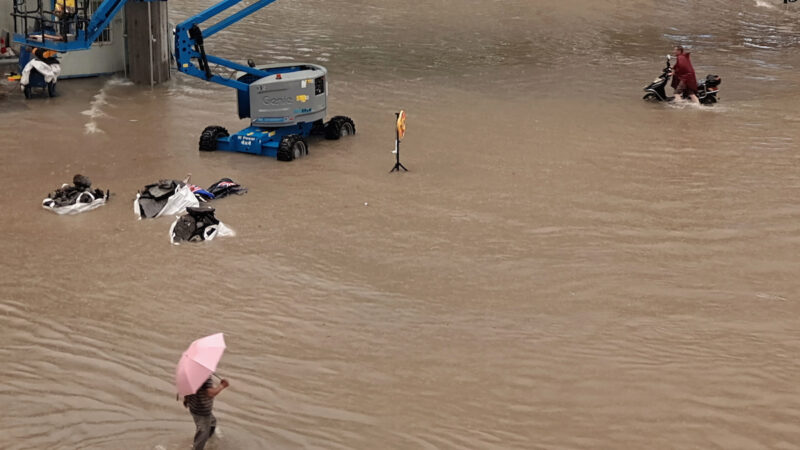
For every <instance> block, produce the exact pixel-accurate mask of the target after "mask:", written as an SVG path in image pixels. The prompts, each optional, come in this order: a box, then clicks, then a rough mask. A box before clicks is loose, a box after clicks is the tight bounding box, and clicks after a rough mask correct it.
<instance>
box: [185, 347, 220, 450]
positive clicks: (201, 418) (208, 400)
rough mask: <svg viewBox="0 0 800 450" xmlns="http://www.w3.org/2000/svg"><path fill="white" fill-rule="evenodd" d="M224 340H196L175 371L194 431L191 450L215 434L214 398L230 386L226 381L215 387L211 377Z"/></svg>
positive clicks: (203, 446) (203, 443)
mask: <svg viewBox="0 0 800 450" xmlns="http://www.w3.org/2000/svg"><path fill="white" fill-rule="evenodd" d="M224 351H225V339H224V338H223V336H222V333H217V334H212V335H211V336H206V337H204V338H200V339H197V340H196V341H194V342H192V344H191V345H189V348H188V349H186V351H185V352H183V355H182V356H181V360H180V362H178V368H177V370H176V371H175V386H176V387H177V388H178V394H179V395H183V396H184V397H183V406H185V407H187V408H189V412H190V413H191V414H192V418H193V419H194V424H195V426H196V427H197V431H195V434H194V443H193V444H192V449H193V450H203V448H205V446H206V442H208V439H209V438H210V437H211V435H212V434H214V430H215V429H216V427H217V418H216V417H214V414H213V412H212V410H213V409H214V397H216V396H217V395H219V393H220V392H222V390H223V389H225V388H227V387H228V386H229V383H228V380H225V379H222V380H220V384H219V385H217V386H214V382H213V381H212V380H211V375H212V374H213V373H214V371H215V370H217V364H219V360H220V358H222V353H223V352H224Z"/></svg>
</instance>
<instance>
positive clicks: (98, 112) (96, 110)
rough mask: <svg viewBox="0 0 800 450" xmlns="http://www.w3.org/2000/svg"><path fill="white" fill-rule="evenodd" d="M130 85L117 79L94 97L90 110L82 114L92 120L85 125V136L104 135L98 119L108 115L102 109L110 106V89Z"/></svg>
mask: <svg viewBox="0 0 800 450" xmlns="http://www.w3.org/2000/svg"><path fill="white" fill-rule="evenodd" d="M129 84H132V83H131V82H129V81H127V80H124V79H120V78H116V77H115V78H111V79H110V80H108V81H106V83H105V85H104V86H103V87H102V88H101V89H100V91H99V92H98V93H97V94H95V95H94V100H92V102H91V103H90V104H89V109H87V110H85V111H81V114H83V115H84V116H88V117H89V119H90V120H89V122H87V123H86V124H85V125H84V132H85V134H96V133H103V130H101V129H100V128H99V127H98V125H97V119H98V118H100V117H104V116H106V115H107V114H106V113H105V112H104V111H103V109H102V108H103V106H106V105H108V95H107V91H108V89H109V88H110V87H113V86H127V85H129Z"/></svg>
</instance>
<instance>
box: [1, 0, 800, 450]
mask: <svg viewBox="0 0 800 450" xmlns="http://www.w3.org/2000/svg"><path fill="white" fill-rule="evenodd" d="M700 3H702V6H700ZM210 4H212V1H211V0H202V1H200V0H198V1H191V2H190V1H188V0H171V1H170V14H171V20H172V21H173V22H175V23H177V22H179V21H181V20H183V19H184V18H186V17H188V16H189V15H191V14H194V13H196V12H198V11H199V10H200V9H201V8H203V7H205V6H208V5H210ZM692 5H696V6H692ZM712 11H713V14H710V12H712ZM799 19H800V9H798V7H797V6H796V5H793V4H790V5H788V6H785V5H783V4H781V3H780V2H779V1H778V0H770V1H766V0H765V1H760V0H759V1H750V0H741V1H738V0H737V1H723V0H708V1H704V2H684V1H679V0H666V1H663V2H650V1H645V0H632V1H628V2H619V1H612V0H600V1H591V2H590V1H561V0H559V1H556V0H543V1H536V2H533V1H526V0H510V1H505V2H497V1H494V2H488V1H478V0H461V1H455V0H437V1H430V0H429V1H421V0H409V1H407V2H405V3H400V4H398V3H396V2H388V1H386V0H376V1H370V2H367V1H363V0H362V1H356V0H328V1H325V2H315V1H311V0H297V1H280V2H276V3H275V4H274V5H271V6H269V7H268V8H266V9H264V10H263V11H261V12H259V13H257V14H255V15H253V16H251V17H249V18H248V19H247V20H245V21H243V22H241V23H240V24H238V25H236V26H234V27H232V28H231V29H229V30H228V31H225V32H223V33H220V34H218V35H217V36H215V38H214V39H211V40H209V42H208V47H209V52H210V53H213V54H217V55H220V56H223V57H228V58H232V59H237V60H244V59H246V58H253V59H254V60H256V61H258V62H259V63H267V62H281V61H289V60H299V61H308V62H313V63H318V64H323V65H325V66H326V67H327V68H328V70H329V83H330V84H329V90H330V97H329V115H338V114H343V115H348V116H350V117H352V118H353V119H354V120H355V123H356V127H357V133H358V134H357V135H356V136H354V137H352V138H347V139H343V140H340V141H325V140H322V139H312V140H311V141H310V155H309V157H307V158H305V159H302V160H299V161H295V162H291V163H282V162H278V161H276V160H274V159H271V158H262V157H255V156H250V155H245V154H235V153H226V152H216V153H202V154H201V153H199V152H198V151H197V141H198V137H199V134H200V131H201V130H202V129H203V128H204V127H206V126H207V125H212V124H217V125H222V126H225V127H227V128H228V129H230V130H238V129H240V128H244V127H245V126H247V125H248V124H247V122H246V121H239V120H238V119H237V118H236V109H235V108H236V105H235V95H234V92H233V91H232V90H230V89H227V88H224V87H221V86H216V85H213V84H209V83H205V82H203V81H201V80H197V79H193V78H189V77H187V76H185V75H183V74H179V73H173V79H172V80H171V81H170V82H169V83H168V84H166V85H163V86H158V87H156V88H154V89H150V88H149V87H141V86H135V85H131V84H129V83H127V82H125V81H124V80H123V79H122V78H119V77H115V78H95V79H84V80H68V81H63V82H61V83H60V84H59V91H60V96H59V97H57V98H54V99H33V100H29V101H26V100H24V98H23V97H22V95H21V94H19V93H18V92H16V91H12V90H11V89H12V88H13V86H11V85H9V84H8V83H4V84H3V85H1V87H2V88H3V92H5V94H3V95H0V179H2V182H3V185H4V186H6V190H5V191H4V193H3V195H2V197H1V198H2V199H1V200H0V230H2V235H3V237H2V239H0V254H1V255H2V257H1V258H0V338H2V347H0V379H2V383H0V403H2V405H3V414H2V420H0V442H2V444H0V447H3V448H6V449H45V448H47V449H51V448H65V449H156V450H165V449H170V450H171V449H187V448H189V447H190V446H191V439H192V435H193V433H194V425H193V424H192V421H191V418H190V416H189V414H188V413H187V412H186V411H185V410H184V408H183V407H182V406H181V405H180V404H179V403H178V402H176V401H175V389H174V386H173V373H174V368H175V364H176V362H177V360H178V358H179V357H180V354H181V352H182V351H183V350H184V349H185V348H186V346H187V345H188V344H189V342H191V341H192V340H193V339H196V338H198V337H201V336H204V335H207V334H211V333H215V332H224V333H225V336H226V340H227V343H228V350H227V352H226V353H225V355H224V356H223V358H222V361H221V363H220V366H219V373H220V374H221V375H223V376H225V377H227V378H228V379H229V380H230V382H231V387H230V389H228V390H227V391H225V392H224V393H223V394H221V395H220V396H219V397H218V398H217V403H216V415H217V417H218V419H219V425H220V428H221V430H222V437H221V438H219V439H217V438H214V439H212V442H211V445H210V446H209V448H211V449H234V450H239V449H267V448H269V449H299V448H304V449H370V450H372V449H465V448H469V449H512V448H513V449H540V448H541V449H601V448H603V449H643V448H681V449H687V448H702V449H715V448H718V449H726V450H727V449H748V450H750V449H762V448H763V449H767V448H769V449H794V448H797V447H798V445H800V391H799V389H800V388H798V383H797V381H798V371H800V363H799V362H798V351H800V321H798V316H800V304H798V300H799V295H800V282H798V273H800V258H798V254H799V253H800V204H799V202H800V172H798V163H800V156H799V154H798V138H800V106H798V103H797V99H798V96H799V95H800V75H798V71H797V68H798V67H800V51H799V50H798V45H799V44H800V38H798V36H800V20H799ZM676 43H681V44H684V45H686V46H688V47H690V49H691V51H692V55H693V56H692V59H693V62H694V65H695V68H696V69H697V72H698V76H699V77H704V76H705V75H706V74H707V73H715V74H718V75H720V76H721V77H722V80H723V82H722V84H721V86H720V97H721V101H720V103H719V104H718V105H717V106H714V107H713V108H705V107H704V108H699V107H698V108H695V107H675V106H668V105H664V104H647V103H644V102H643V101H642V100H641V96H642V94H643V92H642V87H643V86H644V85H645V84H647V83H648V82H649V81H650V80H651V79H652V78H654V77H655V76H656V75H658V74H659V73H660V71H661V68H662V67H663V55H665V54H666V53H667V52H669V51H670V49H671V46H672V45H674V44H676ZM401 108H402V109H404V110H405V111H407V113H408V131H407V135H406V138H405V140H404V141H403V144H402V147H401V152H402V153H401V154H402V162H403V164H404V165H405V166H406V167H408V168H409V169H410V171H409V172H408V173H402V174H396V173H395V174H389V173H388V172H389V169H391V167H392V165H393V163H394V156H393V155H392V154H391V150H392V148H393V136H394V135H393V128H392V126H393V121H394V112H395V111H397V110H399V109H401ZM75 173H82V174H85V175H88V176H89V177H90V178H91V179H92V180H93V181H94V183H95V185H96V186H98V187H101V188H103V189H106V188H107V189H110V190H111V192H112V193H113V195H112V197H111V199H110V201H109V203H108V204H107V205H106V206H104V207H102V208H99V209H97V210H95V211H92V212H89V213H86V214H82V215H79V216H74V217H62V216H56V215H55V214H51V213H48V212H46V211H44V210H42V209H41V207H40V206H39V205H40V202H41V200H42V198H43V197H44V195H45V194H46V193H47V192H49V191H52V190H53V189H55V188H56V187H57V186H60V184H61V183H64V182H68V181H69V180H71V179H72V176H73V175H74V174H75ZM187 173H191V174H192V180H193V181H194V182H196V183H197V184H200V185H203V186H208V185H210V184H212V183H213V182H215V181H217V180H219V179H220V178H222V177H230V178H232V179H234V180H235V181H237V182H239V183H241V184H242V185H244V186H246V187H247V188H249V190H250V191H249V193H247V194H246V195H244V196H234V197H229V198H225V199H222V200H219V201H217V202H216V203H215V204H214V206H215V207H216V208H217V216H218V218H220V219H221V220H222V221H224V222H225V223H226V224H228V225H229V226H230V227H231V228H233V229H234V230H235V231H236V232H237V236H236V237H234V238H227V239H217V240H214V241H212V242H207V243H204V244H201V245H181V246H171V245H170V244H169V239H168V233H167V232H168V228H169V224H170V220H169V219H166V218H162V219H159V220H147V221H137V220H136V218H135V217H134V215H133V211H132V205H131V202H132V200H133V198H134V196H135V194H136V191H137V190H138V189H140V188H141V187H142V186H144V185H145V184H148V183H152V182H155V181H156V180H158V179H160V178H183V177H184V176H185V175H186V174H187Z"/></svg>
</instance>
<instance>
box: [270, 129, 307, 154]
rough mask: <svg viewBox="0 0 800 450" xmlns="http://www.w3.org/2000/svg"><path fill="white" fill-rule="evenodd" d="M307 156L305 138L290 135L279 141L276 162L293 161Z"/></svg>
mask: <svg viewBox="0 0 800 450" xmlns="http://www.w3.org/2000/svg"><path fill="white" fill-rule="evenodd" d="M306 155H308V144H307V143H306V140H305V138H303V137H302V136H300V135H298V134H290V135H288V136H284V137H283V139H281V144H280V146H278V154H277V155H276V156H277V157H278V161H293V160H295V159H299V158H302V157H303V156H306Z"/></svg>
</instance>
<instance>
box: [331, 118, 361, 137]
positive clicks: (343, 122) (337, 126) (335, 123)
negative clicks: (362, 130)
mask: <svg viewBox="0 0 800 450" xmlns="http://www.w3.org/2000/svg"><path fill="white" fill-rule="evenodd" d="M353 134H356V124H355V123H353V119H351V118H349V117H347V116H334V117H333V118H332V119H331V120H330V121H329V122H328V123H327V124H326V125H325V139H331V140H336V139H339V138H341V137H342V136H350V135H353Z"/></svg>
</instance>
